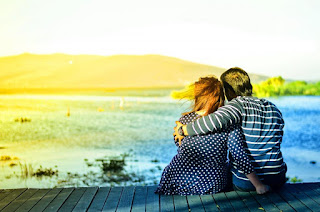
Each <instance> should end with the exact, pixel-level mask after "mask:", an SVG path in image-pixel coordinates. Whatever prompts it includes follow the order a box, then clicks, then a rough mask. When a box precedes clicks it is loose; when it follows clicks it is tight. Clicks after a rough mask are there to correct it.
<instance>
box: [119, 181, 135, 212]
mask: <svg viewBox="0 0 320 212" xmlns="http://www.w3.org/2000/svg"><path fill="white" fill-rule="evenodd" d="M133 196H134V187H133V186H129V187H124V188H123V191H122V194H121V198H120V201H119V205H118V207H117V211H118V212H125V211H130V210H131V206H132V202H133Z"/></svg>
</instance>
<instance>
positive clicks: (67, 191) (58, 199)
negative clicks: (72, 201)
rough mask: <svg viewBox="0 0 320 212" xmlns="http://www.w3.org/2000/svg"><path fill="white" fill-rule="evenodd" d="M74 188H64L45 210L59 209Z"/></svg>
mask: <svg viewBox="0 0 320 212" xmlns="http://www.w3.org/2000/svg"><path fill="white" fill-rule="evenodd" d="M73 190H74V188H64V189H62V191H61V192H60V193H59V194H58V195H57V196H56V197H55V198H54V199H53V200H52V201H51V202H50V203H49V205H48V206H47V207H46V209H45V210H44V211H45V212H55V211H58V210H59V208H60V207H61V206H62V204H63V203H64V202H65V201H66V199H67V198H68V197H69V196H70V194H71V193H72V191H73Z"/></svg>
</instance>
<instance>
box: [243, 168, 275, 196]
mask: <svg viewBox="0 0 320 212" xmlns="http://www.w3.org/2000/svg"><path fill="white" fill-rule="evenodd" d="M246 177H247V178H248V179H249V180H250V182H251V183H252V184H253V185H254V187H255V188H256V192H257V194H265V193H267V192H268V191H270V187H269V186H268V185H265V184H263V183H262V182H261V181H260V179H259V178H258V176H257V175H256V172H251V173H250V174H247V175H246Z"/></svg>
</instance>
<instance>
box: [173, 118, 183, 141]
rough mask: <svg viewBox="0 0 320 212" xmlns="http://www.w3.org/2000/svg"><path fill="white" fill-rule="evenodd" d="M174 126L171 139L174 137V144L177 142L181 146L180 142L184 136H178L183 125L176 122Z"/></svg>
mask: <svg viewBox="0 0 320 212" xmlns="http://www.w3.org/2000/svg"><path fill="white" fill-rule="evenodd" d="M176 124H177V126H175V127H174V128H173V129H174V132H173V137H174V141H175V142H177V141H179V146H181V141H182V139H183V138H184V137H185V136H183V135H180V134H179V128H180V127H182V126H183V124H182V123H181V122H179V121H176Z"/></svg>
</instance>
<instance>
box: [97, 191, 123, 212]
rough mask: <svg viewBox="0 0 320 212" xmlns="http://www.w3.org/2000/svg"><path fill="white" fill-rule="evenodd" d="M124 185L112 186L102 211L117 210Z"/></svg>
mask: <svg viewBox="0 0 320 212" xmlns="http://www.w3.org/2000/svg"><path fill="white" fill-rule="evenodd" d="M122 190H123V187H112V188H111V191H110V192H109V195H108V198H107V201H106V203H105V204H104V206H103V209H102V211H110V212H111V211H116V210H117V207H118V203H119V200H120V197H121V193H122Z"/></svg>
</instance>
